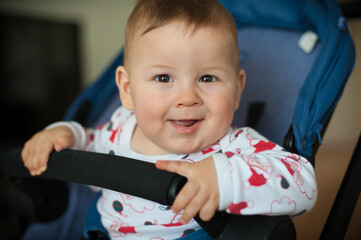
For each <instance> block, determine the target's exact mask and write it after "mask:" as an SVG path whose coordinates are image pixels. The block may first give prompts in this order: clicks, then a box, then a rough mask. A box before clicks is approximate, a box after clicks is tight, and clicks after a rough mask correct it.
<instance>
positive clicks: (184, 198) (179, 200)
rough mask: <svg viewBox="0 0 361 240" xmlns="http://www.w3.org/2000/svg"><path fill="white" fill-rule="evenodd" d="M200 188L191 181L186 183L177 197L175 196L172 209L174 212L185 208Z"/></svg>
mask: <svg viewBox="0 0 361 240" xmlns="http://www.w3.org/2000/svg"><path fill="white" fill-rule="evenodd" d="M198 190H199V188H198V186H196V185H194V184H190V183H186V185H184V187H183V188H182V189H181V190H180V192H179V193H178V195H177V197H176V198H175V200H174V202H173V205H172V210H173V212H176V213H178V212H180V211H181V210H182V209H184V208H185V207H186V206H187V205H188V204H189V202H190V201H191V199H192V198H193V197H194V196H195V195H196V194H197V192H198Z"/></svg>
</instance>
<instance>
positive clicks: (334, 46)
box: [1, 0, 360, 239]
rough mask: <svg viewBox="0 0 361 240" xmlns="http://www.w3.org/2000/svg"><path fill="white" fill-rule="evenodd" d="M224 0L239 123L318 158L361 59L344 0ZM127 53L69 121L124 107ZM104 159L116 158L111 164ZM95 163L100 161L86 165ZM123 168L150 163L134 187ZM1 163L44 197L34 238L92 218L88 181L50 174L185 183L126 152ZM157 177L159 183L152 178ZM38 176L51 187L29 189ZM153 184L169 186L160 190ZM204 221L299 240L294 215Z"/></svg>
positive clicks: (155, 195) (160, 195)
mask: <svg viewBox="0 0 361 240" xmlns="http://www.w3.org/2000/svg"><path fill="white" fill-rule="evenodd" d="M220 2H221V3H222V4H223V5H224V6H225V7H226V8H227V9H228V10H229V11H230V13H231V14H232V16H233V17H234V19H235V21H236V23H237V27H238V29H239V32H238V38H239V51H240V52H239V55H240V62H241V67H242V68H243V69H245V71H246V73H247V77H248V78H247V79H248V81H247V87H246V88H245V91H244V93H243V97H242V101H241V105H240V107H239V110H237V112H236V114H235V119H234V125H236V126H250V127H253V128H255V129H257V130H258V131H259V132H261V133H262V134H263V135H264V136H265V137H267V138H268V139H270V140H272V141H273V142H276V143H278V144H280V145H283V146H284V147H285V148H286V149H287V150H288V151H291V152H297V153H298V154H300V155H302V156H304V157H306V158H308V159H309V160H310V161H311V162H312V163H313V164H314V163H315V159H314V156H315V153H316V151H317V148H318V145H319V143H320V141H321V138H322V135H323V133H324V131H325V129H326V127H327V122H328V120H329V119H330V117H331V115H332V112H333V109H334V108H335V106H336V104H337V101H338V99H339V98H340V96H341V94H342V91H343V88H344V86H345V83H346V80H347V78H348V76H349V74H350V73H351V70H352V67H353V63H354V57H355V56H354V48H353V43H352V40H351V38H350V35H349V33H348V31H347V21H346V19H345V18H344V17H343V16H342V14H341V11H340V9H339V7H338V5H337V3H336V2H335V1H334V0H294V1H284V0H277V1H267V0H258V1H252V0H244V1H236V0H223V1H220ZM270 9H272V10H271V11H270ZM122 59H123V55H122V53H120V54H119V55H118V56H117V57H116V58H115V59H114V60H113V62H112V63H111V64H110V66H109V67H108V68H107V69H106V70H105V72H104V73H103V74H102V75H101V76H100V77H99V79H98V80H97V81H96V82H95V83H94V84H93V85H91V86H90V87H89V88H87V89H86V90H85V91H84V92H83V93H82V94H80V96H79V97H78V98H77V99H76V100H75V101H74V103H73V104H72V105H71V106H70V108H69V110H68V112H67V113H66V116H65V120H76V121H79V122H81V123H82V124H83V125H85V126H97V125H99V124H101V123H103V122H105V121H107V120H108V119H109V117H110V115H111V113H112V112H113V110H114V109H115V108H117V107H118V106H119V105H120V101H119V97H118V92H117V89H116V86H115V84H114V77H115V76H114V72H115V68H116V67H117V66H119V65H121V64H122ZM99 89H101V91H99ZM285 99H286V100H287V101H285ZM104 106H106V107H104ZM358 148H359V149H360V146H358ZM104 157H106V158H107V161H109V162H107V164H106V166H104V160H103V161H102V158H104ZM14 159H16V160H14ZM60 163H61V164H60ZM85 164H86V165H87V166H90V165H91V167H87V168H86V169H84V168H83V166H85ZM109 166H111V168H110V167H109ZM79 169H82V171H79ZM99 169H104V171H99ZM122 169H123V170H124V169H126V171H125V172H132V173H133V174H134V172H135V171H136V170H138V169H142V170H140V171H139V170H138V171H139V174H140V176H143V177H144V181H141V180H140V181H139V182H138V185H137V186H136V187H134V186H132V185H129V183H128V181H126V179H127V178H126V177H124V180H122V179H121V177H120V176H121V175H122V174H119V171H121V170H122ZM131 169H134V171H133V170H131ZM95 170H97V171H95ZM1 171H2V172H4V173H5V174H6V175H9V176H13V177H15V178H16V180H15V181H14V182H15V183H16V185H18V186H19V187H20V188H21V189H22V190H24V191H25V192H26V193H27V194H28V195H29V196H30V197H31V198H32V199H35V202H34V207H35V212H36V216H37V219H36V220H38V221H41V222H47V223H36V224H33V225H32V226H30V228H29V229H28V231H27V232H26V233H25V235H24V239H31V238H32V237H33V236H37V238H36V239H41V238H39V237H41V236H43V237H45V238H44V239H49V236H52V235H51V233H54V232H57V234H56V236H52V237H51V239H79V238H80V236H81V234H82V229H83V228H84V222H85V221H84V219H85V216H86V215H87V214H90V216H91V213H88V211H87V209H88V208H89V207H90V206H91V205H92V202H91V201H92V199H94V197H96V196H95V194H94V193H92V192H91V191H90V190H89V189H88V188H87V187H85V186H83V185H79V184H73V183H72V184H65V183H63V182H58V181H49V180H45V181H44V180H43V179H55V180H66V181H72V182H76V183H80V184H91V185H98V186H102V187H107V188H110V189H114V190H117V191H122V192H125V193H128V194H131V195H136V196H140V197H143V198H147V199H151V200H153V201H157V202H159V203H162V204H171V203H172V201H173V200H174V198H175V196H176V194H177V192H178V191H179V190H180V189H181V187H182V186H183V184H184V182H185V179H184V178H182V177H180V176H178V175H175V174H170V173H166V172H162V171H158V170H156V169H154V167H153V166H150V165H148V164H140V165H139V166H138V165H137V164H135V163H134V161H131V160H127V159H122V160H119V157H116V156H104V155H101V154H95V153H85V152H80V151H71V150H65V151H62V152H60V153H54V154H53V155H52V156H51V159H50V160H49V167H48V170H47V171H46V172H45V173H44V174H43V175H41V176H40V177H37V178H35V179H27V177H29V176H30V175H29V173H28V172H27V170H26V169H24V167H23V166H22V163H21V160H20V149H15V150H13V151H11V152H10V153H9V154H8V155H7V156H6V157H5V158H3V159H2V162H1ZM79 172H81V174H79ZM101 172H103V174H102V173H101ZM104 173H106V174H104ZM104 175H107V176H104ZM147 179H152V180H154V182H152V183H149V185H148V184H147ZM123 181H125V182H123ZM34 182H35V184H37V185H38V186H41V187H40V189H41V190H39V191H33V190H31V191H29V189H30V186H32V185H33V184H34ZM150 185H153V186H154V185H156V186H159V187H157V188H156V189H155V188H150ZM38 189H39V187H38ZM52 189H56V191H53V190H52ZM39 199H40V200H39ZM50 209H51V210H50ZM49 213H51V214H49ZM87 219H88V220H87V221H86V228H87V229H89V230H90V231H89V234H88V235H86V236H84V237H87V238H88V239H103V238H106V234H102V233H101V232H99V231H92V230H94V229H93V228H92V227H93V226H94V224H96V223H94V221H99V220H97V219H94V218H92V217H90V218H87ZM199 222H200V225H201V226H202V227H203V228H204V229H205V231H206V232H207V234H208V235H210V236H211V237H212V238H218V239H295V229H294V226H293V223H292V221H291V219H290V218H289V217H288V216H277V217H269V216H233V215H232V216H230V215H228V214H225V213H222V212H220V213H217V214H216V217H215V218H214V219H212V220H211V221H210V222H208V223H202V222H201V221H199ZM59 229H61V230H60V231H59ZM38 233H40V235H36V234H38ZM190 236H191V235H190ZM184 239H188V238H184ZM189 239H191V238H189ZM194 239H199V238H194Z"/></svg>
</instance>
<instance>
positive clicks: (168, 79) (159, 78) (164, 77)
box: [154, 74, 173, 83]
mask: <svg viewBox="0 0 361 240" xmlns="http://www.w3.org/2000/svg"><path fill="white" fill-rule="evenodd" d="M154 80H156V81H158V82H162V83H168V82H173V78H172V77H171V76H169V75H167V74H162V75H158V76H156V77H155V78H154Z"/></svg>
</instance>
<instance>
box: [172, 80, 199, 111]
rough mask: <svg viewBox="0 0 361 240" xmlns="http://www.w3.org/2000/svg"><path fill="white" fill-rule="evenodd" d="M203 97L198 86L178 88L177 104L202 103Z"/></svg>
mask: <svg viewBox="0 0 361 240" xmlns="http://www.w3.org/2000/svg"><path fill="white" fill-rule="evenodd" d="M202 102H203V101H202V98H201V96H200V95H199V93H198V91H197V87H196V86H192V85H188V86H185V87H182V88H180V89H178V91H177V97H176V100H175V105H176V106H177V107H194V106H199V105H201V104H202Z"/></svg>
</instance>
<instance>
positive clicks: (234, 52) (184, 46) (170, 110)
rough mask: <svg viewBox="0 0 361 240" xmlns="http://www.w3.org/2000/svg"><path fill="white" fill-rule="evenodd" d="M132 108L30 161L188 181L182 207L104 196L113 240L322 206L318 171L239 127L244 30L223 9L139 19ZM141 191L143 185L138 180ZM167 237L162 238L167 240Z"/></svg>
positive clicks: (74, 128)
mask: <svg viewBox="0 0 361 240" xmlns="http://www.w3.org/2000/svg"><path fill="white" fill-rule="evenodd" d="M116 84H117V86H118V89H119V93H120V98H121V102H122V105H123V106H122V107H120V108H118V109H117V110H116V111H115V112H114V114H113V116H112V118H111V119H110V121H109V122H108V123H106V124H104V125H102V126H100V127H98V128H97V129H85V128H83V127H82V126H81V125H79V124H78V123H76V122H61V123H56V124H53V125H51V126H49V127H48V128H47V129H46V130H44V131H41V132H39V133H37V134H35V135H34V136H33V137H32V138H31V139H30V140H29V141H28V142H27V143H26V144H25V147H24V149H23V152H22V158H23V161H24V164H25V166H26V167H27V168H28V169H29V171H30V173H31V174H32V175H39V174H41V173H42V172H43V171H45V170H46V164H47V160H48V157H49V154H50V153H51V152H52V151H53V150H54V149H55V151H61V150H62V149H64V148H76V149H83V150H89V151H96V152H102V153H112V154H116V155H122V156H127V157H131V158H136V159H140V160H143V161H147V162H152V163H155V165H156V167H157V168H159V169H162V170H166V171H170V172H175V173H177V174H180V175H182V176H185V177H186V178H187V179H188V182H187V183H186V185H185V186H184V187H183V189H182V190H181V191H180V193H179V194H178V196H177V198H176V199H175V202H174V204H173V206H172V207H171V209H170V208H168V207H167V206H162V205H160V204H158V203H155V202H151V201H148V200H145V199H141V198H137V197H133V196H129V195H126V194H124V193H119V192H114V191H110V190H107V189H102V196H101V197H100V199H99V200H98V203H97V210H98V212H99V213H100V216H101V222H102V224H103V226H104V227H105V228H106V229H107V231H108V233H109V235H110V236H111V237H112V238H114V239H115V238H117V237H124V239H151V238H156V239H176V238H180V237H182V236H183V235H185V234H186V233H189V232H194V231H197V230H199V229H200V226H199V225H198V224H197V222H195V221H194V220H193V217H194V216H196V215H197V214H198V213H199V216H200V218H201V219H202V220H205V221H208V220H210V219H211V218H212V216H213V215H214V213H215V212H216V211H217V210H226V211H228V212H230V213H234V214H266V215H281V214H282V215H283V214H288V215H297V214H299V213H304V212H306V211H309V210H310V209H311V208H312V207H313V205H314V204H315V201H316V196H317V192H316V189H317V187H316V181H315V176H314V171H313V167H312V166H311V164H310V163H309V162H308V161H307V160H306V159H304V158H302V157H300V156H298V155H296V154H293V153H288V152H286V151H284V149H282V148H281V147H280V146H278V145H276V144H274V143H272V142H269V141H268V140H267V139H265V138H264V137H262V136H261V135H259V134H258V133H257V132H256V131H254V130H252V129H250V128H240V129H236V128H234V127H231V123H232V120H233V116H234V112H235V110H236V109H237V108H238V106H239V101H240V99H241V94H242V91H243V88H244V86H245V73H244V71H243V70H241V69H240V66H239V60H238V47H237V30H236V25H235V22H234V20H233V19H232V17H231V15H230V14H229V13H228V12H227V11H226V10H225V9H224V8H223V7H222V5H221V4H220V3H218V1H216V0H182V1H180V0H143V1H139V3H138V4H137V5H136V7H135V9H134V10H133V12H132V14H131V16H130V17H129V20H128V23H127V28H126V41H125V53H124V66H119V67H118V69H117V71H116ZM134 180H135V181H136V179H134ZM157 237H158V238H157Z"/></svg>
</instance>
